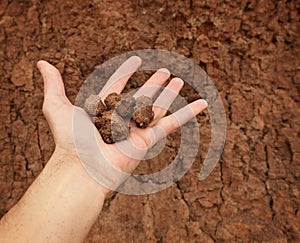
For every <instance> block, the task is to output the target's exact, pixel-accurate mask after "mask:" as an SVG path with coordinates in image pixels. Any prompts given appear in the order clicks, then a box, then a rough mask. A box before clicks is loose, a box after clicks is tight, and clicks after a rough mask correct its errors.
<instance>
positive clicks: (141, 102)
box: [132, 95, 154, 128]
mask: <svg viewBox="0 0 300 243" xmlns="http://www.w3.org/2000/svg"><path fill="white" fill-rule="evenodd" d="M152 106H153V103H152V99H151V98H149V97H147V96H144V95H142V96H140V97H138V98H137V99H136V106H135V111H134V114H133V117H132V119H133V120H134V122H135V124H136V125H137V127H139V128H146V127H147V126H148V125H149V124H150V123H151V122H152V121H153V118H154V112H153V111H152Z"/></svg>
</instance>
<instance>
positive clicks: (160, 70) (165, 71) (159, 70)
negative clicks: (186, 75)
mask: <svg viewBox="0 0 300 243" xmlns="http://www.w3.org/2000/svg"><path fill="white" fill-rule="evenodd" d="M157 71H158V72H161V73H166V74H169V75H170V71H169V70H168V69H166V68H160V69H158V70H157Z"/></svg>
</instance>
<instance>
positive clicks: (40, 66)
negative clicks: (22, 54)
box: [36, 60, 44, 70]
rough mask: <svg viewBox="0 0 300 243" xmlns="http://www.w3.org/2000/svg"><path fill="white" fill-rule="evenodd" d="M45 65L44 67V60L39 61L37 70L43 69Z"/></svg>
mask: <svg viewBox="0 0 300 243" xmlns="http://www.w3.org/2000/svg"><path fill="white" fill-rule="evenodd" d="M43 65H44V61H43V60H40V61H38V62H37V64H36V66H37V68H38V69H39V70H41V69H42V67H43Z"/></svg>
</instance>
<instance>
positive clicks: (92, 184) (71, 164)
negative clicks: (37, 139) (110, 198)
mask: <svg viewBox="0 0 300 243" xmlns="http://www.w3.org/2000/svg"><path fill="white" fill-rule="evenodd" d="M48 164H49V167H53V168H56V170H57V169H58V168H59V171H61V173H63V176H64V178H68V180H69V183H72V182H78V181H80V182H81V185H80V187H79V188H78V190H84V191H87V190H88V191H90V192H91V193H93V194H94V195H95V196H96V197H99V198H103V200H104V199H105V197H106V196H107V194H108V193H109V192H110V190H109V189H107V188H105V187H104V186H102V185H100V184H99V183H97V182H96V180H95V179H94V178H92V177H91V176H90V175H89V174H88V173H87V171H86V169H85V168H84V166H83V165H82V161H81V160H80V158H79V156H78V154H77V153H76V151H73V150H66V149H64V148H60V147H59V146H56V147H55V151H54V152H53V155H52V157H51V159H50V160H49V162H48ZM48 164H47V166H48Z"/></svg>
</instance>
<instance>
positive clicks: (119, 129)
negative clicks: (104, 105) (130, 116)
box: [94, 110, 129, 144]
mask: <svg viewBox="0 0 300 243" xmlns="http://www.w3.org/2000/svg"><path fill="white" fill-rule="evenodd" d="M94 122H95V126H96V127H97V129H98V130H99V132H100V134H101V136H102V139H103V140H104V142H105V143H108V144H112V143H116V142H119V141H122V140H125V139H127V138H128V133H129V131H128V126H127V125H126V123H125V122H124V120H123V119H122V117H120V116H119V115H118V114H117V113H116V112H114V111H113V110H109V111H105V112H103V114H102V116H101V117H99V118H98V117H97V118H95V120H94Z"/></svg>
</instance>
